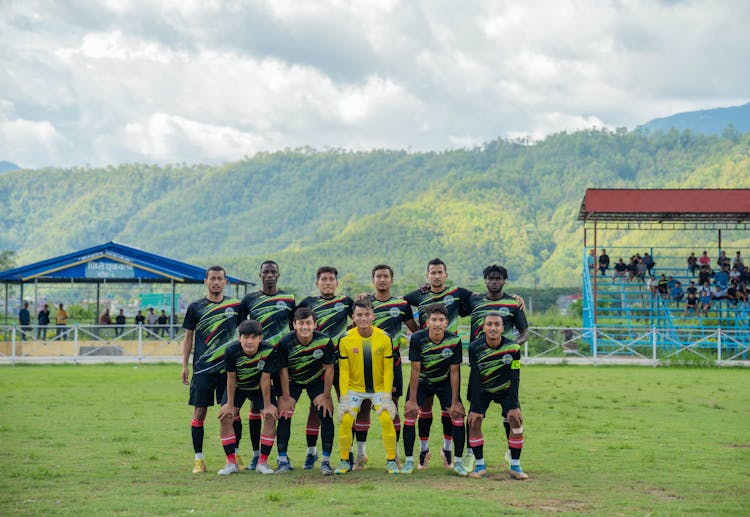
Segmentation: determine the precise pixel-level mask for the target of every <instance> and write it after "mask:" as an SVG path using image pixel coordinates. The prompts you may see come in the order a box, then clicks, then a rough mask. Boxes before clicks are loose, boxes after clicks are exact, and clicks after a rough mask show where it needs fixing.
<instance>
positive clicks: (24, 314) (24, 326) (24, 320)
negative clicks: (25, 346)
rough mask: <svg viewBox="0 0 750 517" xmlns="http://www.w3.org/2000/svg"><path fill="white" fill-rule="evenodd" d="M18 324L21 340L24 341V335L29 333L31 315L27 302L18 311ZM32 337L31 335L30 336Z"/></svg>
mask: <svg viewBox="0 0 750 517" xmlns="http://www.w3.org/2000/svg"><path fill="white" fill-rule="evenodd" d="M18 324H19V325H21V340H22V341H26V334H30V333H31V327H30V326H29V325H31V313H30V312H29V302H23V307H22V308H21V310H19V311H18ZM31 336H32V337H34V335H33V334H31Z"/></svg>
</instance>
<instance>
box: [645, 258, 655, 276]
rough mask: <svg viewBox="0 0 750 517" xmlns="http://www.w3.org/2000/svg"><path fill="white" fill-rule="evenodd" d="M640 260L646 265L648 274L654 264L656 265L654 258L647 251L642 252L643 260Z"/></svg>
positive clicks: (650, 272)
mask: <svg viewBox="0 0 750 517" xmlns="http://www.w3.org/2000/svg"><path fill="white" fill-rule="evenodd" d="M642 262H643V263H644V264H645V265H646V270H647V271H648V274H649V275H650V274H652V271H651V270H652V269H654V266H656V262H654V258H653V257H652V256H651V255H649V254H648V253H644V254H643V260H642Z"/></svg>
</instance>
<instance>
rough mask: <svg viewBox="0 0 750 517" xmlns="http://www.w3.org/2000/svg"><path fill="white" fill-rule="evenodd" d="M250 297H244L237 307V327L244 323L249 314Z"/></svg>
mask: <svg viewBox="0 0 750 517" xmlns="http://www.w3.org/2000/svg"><path fill="white" fill-rule="evenodd" d="M249 297H250V295H249V294H248V295H247V296H245V297H244V298H243V299H242V301H241V302H240V304H239V305H238V306H237V324H238V325H239V324H240V323H242V322H243V321H245V320H246V319H247V317H248V315H249V314H250V300H249Z"/></svg>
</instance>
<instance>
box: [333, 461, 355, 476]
mask: <svg viewBox="0 0 750 517" xmlns="http://www.w3.org/2000/svg"><path fill="white" fill-rule="evenodd" d="M351 470H352V464H351V463H349V461H347V460H341V461H340V462H339V466H338V467H336V474H346V473H348V472H351Z"/></svg>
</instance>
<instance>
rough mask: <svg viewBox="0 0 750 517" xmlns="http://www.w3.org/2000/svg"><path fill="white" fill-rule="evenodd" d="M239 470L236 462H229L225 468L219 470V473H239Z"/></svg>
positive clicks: (221, 474)
mask: <svg viewBox="0 0 750 517" xmlns="http://www.w3.org/2000/svg"><path fill="white" fill-rule="evenodd" d="M239 471H240V469H239V468H238V467H237V464H236V463H227V464H226V466H225V467H224V468H223V469H221V470H220V471H219V472H217V474H219V475H220V476H228V475H229V474H237V473H238V472H239Z"/></svg>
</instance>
